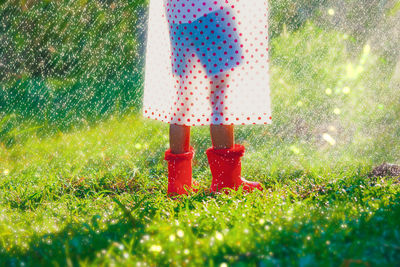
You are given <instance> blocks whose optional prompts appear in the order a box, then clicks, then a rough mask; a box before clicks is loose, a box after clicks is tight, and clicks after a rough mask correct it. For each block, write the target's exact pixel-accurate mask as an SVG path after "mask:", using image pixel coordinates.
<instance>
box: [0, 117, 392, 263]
mask: <svg viewBox="0 0 400 267" xmlns="http://www.w3.org/2000/svg"><path fill="white" fill-rule="evenodd" d="M248 131H249V129H248V127H239V128H238V130H237V140H238V142H239V141H242V142H244V140H242V138H244V137H246V140H247V142H244V143H245V144H246V147H248V151H247V152H246V154H245V157H244V158H243V166H244V168H243V175H244V177H246V178H248V179H250V178H251V179H255V180H258V181H261V182H262V184H263V186H264V187H265V191H263V192H255V193H253V194H247V195H246V194H243V193H242V192H237V193H234V192H232V194H230V195H229V196H225V195H215V196H213V195H209V194H207V193H204V192H200V193H197V194H195V195H191V196H189V197H183V198H182V199H178V200H172V199H169V198H167V197H166V196H165V192H166V185H167V178H166V163H165V162H164V161H163V160H162V156H163V152H164V150H165V149H166V147H167V141H168V139H167V134H168V127H167V126H166V125H162V124H159V123H155V122H149V121H143V120H142V119H138V118H136V117H135V116H131V117H125V118H123V119H118V118H114V119H111V120H110V121H108V122H104V123H102V124H100V125H98V126H97V127H95V128H90V129H87V130H81V131H78V132H75V133H70V134H59V135H58V136H56V137H54V138H49V139H45V140H38V139H34V138H33V139H31V140H30V141H29V142H28V143H26V144H24V145H23V146H22V145H21V146H16V147H14V148H13V149H12V150H7V149H5V148H3V149H1V152H0V156H1V158H2V161H1V162H2V163H1V170H2V173H1V174H0V199H1V206H0V207H1V216H0V229H1V236H0V242H1V248H0V262H2V263H3V264H4V263H5V264H6V265H10V266H20V265H38V264H46V265H69V266H73V265H76V264H83V265H98V264H106V265H108V264H111V263H115V264H126V265H129V264H134V263H135V264H136V263H139V262H141V263H143V264H150V265H167V264H182V265H199V264H203V263H206V264H208V265H219V264H221V263H226V264H228V265H231V264H232V265H240V264H242V263H245V264H252V265H261V266H269V265H278V264H279V265H281V266H286V265H301V266H314V265H315V266H317V265H318V266H320V265H333V266H338V265H343V266H358V265H359V266H368V265H370V266H372V265H388V266H390V265H392V266H395V265H396V264H397V263H398V262H399V260H400V257H399V255H400V254H399V249H400V241H399V240H400V226H399V224H398V222H399V220H398V218H400V201H399V199H400V198H399V197H400V187H399V180H398V178H390V177H384V178H378V179H377V178H370V177H368V174H369V172H370V170H371V168H372V166H371V165H369V164H368V163H367V164H366V163H365V162H363V161H362V160H361V161H359V162H357V161H356V160H354V161H351V162H340V160H339V161H337V162H334V161H331V162H325V163H324V161H323V160H318V157H319V155H321V153H322V152H320V151H319V150H317V149H309V150H307V151H303V156H302V158H303V159H307V158H309V159H312V158H314V159H315V161H313V163H312V164H305V162H306V161H304V162H303V163H301V162H299V160H298V155H297V154H295V153H293V152H292V151H291V150H290V147H289V146H286V147H285V145H284V144H281V143H280V141H279V140H278V141H277V140H276V138H275V139H274V138H272V137H268V138H265V140H264V141H265V145H263V146H262V147H260V146H257V145H256V144H257V142H259V139H258V138H256V137H255V136H261V134H260V131H262V128H261V127H260V128H256V129H255V130H253V135H252V136H253V137H248V136H247V132H248ZM208 139H209V138H208V129H207V128H196V129H194V131H193V145H194V147H195V148H196V150H197V154H196V160H195V165H194V177H195V178H196V179H197V180H198V181H199V182H200V183H201V184H202V186H203V188H204V189H206V188H207V187H208V186H209V185H210V177H211V176H210V173H209V170H208V166H207V161H206V157H205V155H204V153H203V152H204V150H205V148H207V147H208V146H209V145H210V142H209V140H208ZM324 153H325V152H324ZM277 166H280V167H279V168H278V167H277Z"/></svg>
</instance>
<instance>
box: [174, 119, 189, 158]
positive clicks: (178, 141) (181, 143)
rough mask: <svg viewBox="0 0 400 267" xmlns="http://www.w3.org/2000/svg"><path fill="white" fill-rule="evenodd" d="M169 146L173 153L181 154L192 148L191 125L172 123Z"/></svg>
mask: <svg viewBox="0 0 400 267" xmlns="http://www.w3.org/2000/svg"><path fill="white" fill-rule="evenodd" d="M169 146H170V148H171V152H172V153H173V154H181V153H185V152H188V151H189V148H190V126H185V125H175V124H170V127H169Z"/></svg>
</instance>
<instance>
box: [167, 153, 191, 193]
mask: <svg viewBox="0 0 400 267" xmlns="http://www.w3.org/2000/svg"><path fill="white" fill-rule="evenodd" d="M193 156H194V150H193V147H190V150H189V151H188V152H185V153H182V154H173V153H171V149H167V151H165V158H164V159H165V160H166V161H168V195H169V196H173V195H182V194H186V195H187V194H188V193H189V192H190V191H191V190H193V191H194V192H196V191H197V189H194V188H193V187H192V186H197V185H198V183H197V182H196V181H194V180H193V181H192V159H193Z"/></svg>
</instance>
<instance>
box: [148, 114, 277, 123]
mask: <svg viewBox="0 0 400 267" xmlns="http://www.w3.org/2000/svg"><path fill="white" fill-rule="evenodd" d="M246 115H247V116H251V117H261V119H258V120H257V121H255V122H254V121H253V122H250V121H248V120H247V119H241V120H235V121H234V122H230V123H229V122H220V123H213V122H212V121H211V120H210V121H209V122H206V123H204V122H197V121H196V122H192V123H187V122H172V121H169V120H166V119H162V118H158V117H155V116H151V115H148V114H142V116H143V117H144V118H146V119H152V120H156V121H159V122H164V123H168V124H172V125H181V126H209V125H269V124H272V116H271V114H268V113H267V115H262V116H260V115H259V114H258V113H257V114H253V115H251V114H246ZM251 117H250V118H251ZM263 117H264V118H263ZM250 120H251V119H250Z"/></svg>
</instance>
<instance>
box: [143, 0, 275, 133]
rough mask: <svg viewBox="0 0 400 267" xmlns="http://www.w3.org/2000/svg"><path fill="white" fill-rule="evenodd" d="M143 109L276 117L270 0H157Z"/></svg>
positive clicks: (178, 119)
mask: <svg viewBox="0 0 400 267" xmlns="http://www.w3.org/2000/svg"><path fill="white" fill-rule="evenodd" d="M149 12H150V13H149V21H148V35H147V47H146V64H145V81H144V99H143V116H145V117H146V118H151V119H155V120H159V121H162V122H167V123H173V124H178V125H187V126H196V125H210V124H217V125H220V124H225V125H231V124H234V125H246V124H269V123H271V121H272V118H271V103H270V91H269V88H270V86H269V76H270V73H269V59H268V58H269V57H268V52H269V50H268V3H267V1H265V0H251V1H250V0H218V1H215V0H150V7H149Z"/></svg>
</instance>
